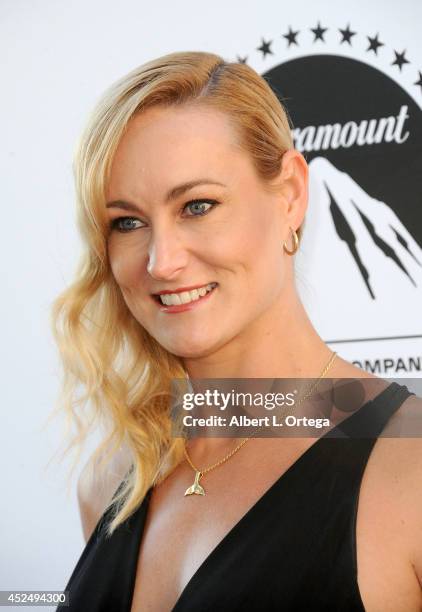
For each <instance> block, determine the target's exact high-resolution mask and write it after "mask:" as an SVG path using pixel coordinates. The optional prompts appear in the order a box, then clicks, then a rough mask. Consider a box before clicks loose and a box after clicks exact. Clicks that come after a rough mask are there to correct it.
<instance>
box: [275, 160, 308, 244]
mask: <svg viewBox="0 0 422 612" xmlns="http://www.w3.org/2000/svg"><path fill="white" fill-rule="evenodd" d="M278 182H279V185H280V192H279V193H280V196H281V203H282V209H283V222H284V223H283V225H284V226H285V227H284V228H283V229H284V230H285V236H283V239H284V240H286V239H287V238H288V237H289V233H290V230H289V226H290V227H291V228H292V229H294V230H297V229H298V228H299V227H300V226H301V225H302V223H303V220H304V218H305V213H306V209H307V207H308V164H307V163H306V160H305V158H304V157H303V155H302V154H301V153H299V151H297V150H296V149H289V150H288V151H286V152H285V153H284V155H283V157H282V160H281V171H280V176H279V179H278Z"/></svg>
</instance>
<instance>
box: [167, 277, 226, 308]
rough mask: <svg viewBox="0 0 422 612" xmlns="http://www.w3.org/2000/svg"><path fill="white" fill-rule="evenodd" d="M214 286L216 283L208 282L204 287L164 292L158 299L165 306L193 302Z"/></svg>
mask: <svg viewBox="0 0 422 612" xmlns="http://www.w3.org/2000/svg"><path fill="white" fill-rule="evenodd" d="M216 286H217V283H209V284H208V285H205V286H204V287H200V288H199V289H193V290H192V291H182V293H165V294H164V295H160V299H161V302H162V303H163V304H164V305H165V306H179V305H180V304H188V303H189V302H194V301H195V300H198V299H199V298H200V297H203V296H204V295H205V294H206V293H208V292H209V291H211V290H212V289H214V287H216Z"/></svg>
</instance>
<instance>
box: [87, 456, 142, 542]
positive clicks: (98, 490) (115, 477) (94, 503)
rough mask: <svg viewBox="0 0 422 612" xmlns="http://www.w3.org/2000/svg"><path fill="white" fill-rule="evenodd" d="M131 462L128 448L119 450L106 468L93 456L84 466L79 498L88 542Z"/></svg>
mask: <svg viewBox="0 0 422 612" xmlns="http://www.w3.org/2000/svg"><path fill="white" fill-rule="evenodd" d="M130 464H131V460H130V455H129V452H128V450H127V449H124V448H122V449H121V450H119V451H118V452H117V453H116V454H115V455H114V456H113V457H112V459H111V460H110V462H109V463H108V464H107V465H106V467H105V468H104V469H100V468H98V466H96V464H95V463H94V462H93V460H92V457H90V458H89V459H88V461H87V462H86V463H85V465H84V466H83V468H82V471H81V473H80V475H79V478H78V483H77V499H78V506H79V513H80V517H81V524H82V531H83V535H84V538H85V541H86V542H87V541H88V540H89V538H90V536H91V534H92V532H93V531H94V529H95V527H96V525H97V523H98V521H99V520H100V518H101V517H102V515H103V513H104V511H105V509H106V507H107V506H108V504H109V503H110V500H111V498H112V496H113V494H114V492H115V491H116V489H117V487H118V486H119V484H120V483H121V481H122V480H123V478H124V477H125V475H126V473H127V471H128V469H129V467H130Z"/></svg>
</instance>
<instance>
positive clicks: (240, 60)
mask: <svg viewBox="0 0 422 612" xmlns="http://www.w3.org/2000/svg"><path fill="white" fill-rule="evenodd" d="M247 59H248V56H247V55H246V56H245V57H239V55H238V56H237V61H238V62H239V64H246V60H247Z"/></svg>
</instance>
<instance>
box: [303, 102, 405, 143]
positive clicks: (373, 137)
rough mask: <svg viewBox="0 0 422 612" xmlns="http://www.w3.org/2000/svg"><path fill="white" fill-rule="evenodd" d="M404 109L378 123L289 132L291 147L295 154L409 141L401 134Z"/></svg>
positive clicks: (317, 127)
mask: <svg viewBox="0 0 422 612" xmlns="http://www.w3.org/2000/svg"><path fill="white" fill-rule="evenodd" d="M407 111H408V107H407V106H406V105H403V106H402V107H401V108H400V111H399V113H398V115H397V116H395V117H394V116H391V117H381V118H379V119H369V120H368V119H363V120H362V121H360V122H359V123H356V121H348V122H347V123H345V124H343V125H341V124H340V123H333V124H327V125H318V126H315V125H307V126H306V127H304V128H300V127H297V128H294V129H293V130H292V134H293V139H294V142H295V147H296V149H297V150H298V151H300V152H302V151H326V150H327V149H339V148H346V149H347V148H349V147H352V146H358V147H362V146H364V145H373V144H379V143H381V142H396V143H398V144H402V143H403V142H405V141H406V140H407V139H408V137H409V132H408V131H407V132H405V133H403V130H404V124H405V122H406V119H408V118H409V115H408V113H407Z"/></svg>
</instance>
